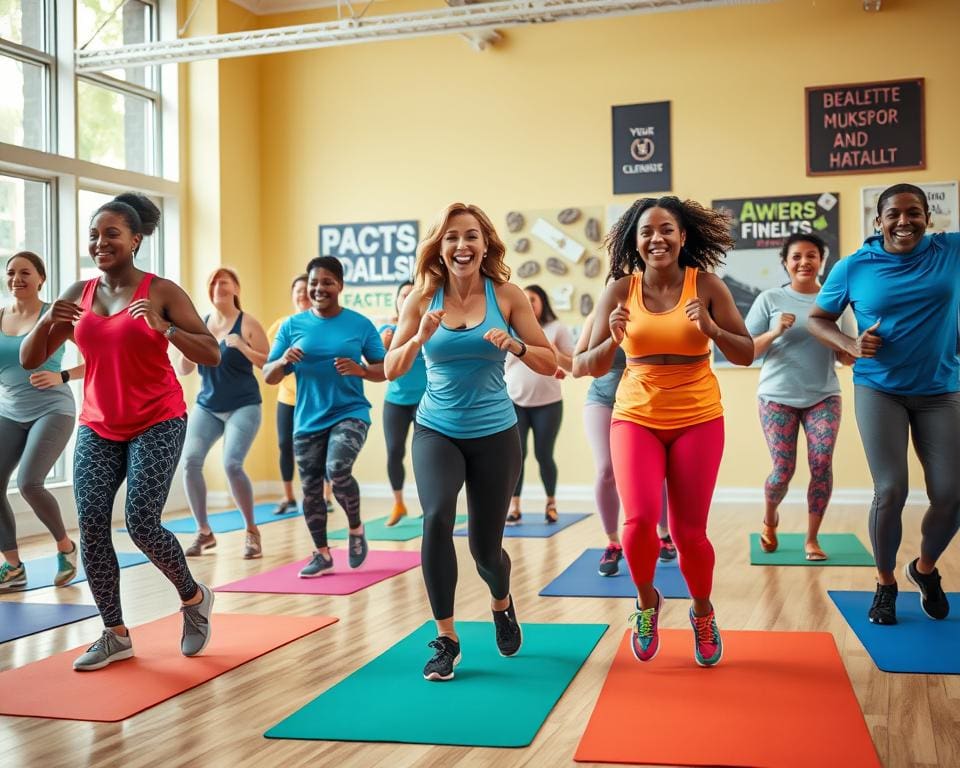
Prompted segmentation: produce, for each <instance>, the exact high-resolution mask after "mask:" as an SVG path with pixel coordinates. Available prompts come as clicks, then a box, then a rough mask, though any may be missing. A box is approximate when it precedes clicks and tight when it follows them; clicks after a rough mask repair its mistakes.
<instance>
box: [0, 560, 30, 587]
mask: <svg viewBox="0 0 960 768" xmlns="http://www.w3.org/2000/svg"><path fill="white" fill-rule="evenodd" d="M25 586H27V566H25V565H24V564H23V563H20V565H18V566H17V567H16V568H14V567H13V566H12V565H10V563H3V565H0V590H4V589H20V588H21V587H25Z"/></svg>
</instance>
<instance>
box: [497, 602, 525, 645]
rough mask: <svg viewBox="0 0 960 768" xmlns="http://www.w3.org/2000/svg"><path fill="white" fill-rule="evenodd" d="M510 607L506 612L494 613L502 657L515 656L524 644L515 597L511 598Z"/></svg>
mask: <svg viewBox="0 0 960 768" xmlns="http://www.w3.org/2000/svg"><path fill="white" fill-rule="evenodd" d="M509 599H510V605H508V606H507V610H505V611H494V612H493V625H494V628H495V629H496V631H497V649H498V650H499V651H500V655H501V656H513V655H514V654H516V652H517V651H519V650H520V646H521V645H522V644H523V632H522V631H521V629H520V624H519V623H518V622H517V610H516V608H515V607H514V605H513V597H512V596H509Z"/></svg>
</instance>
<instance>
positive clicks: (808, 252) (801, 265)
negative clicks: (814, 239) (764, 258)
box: [783, 240, 823, 291]
mask: <svg viewBox="0 0 960 768" xmlns="http://www.w3.org/2000/svg"><path fill="white" fill-rule="evenodd" d="M783 266H784V268H785V269H786V270H787V274H788V275H789V276H790V285H791V287H793V288H794V289H796V290H799V291H804V289H808V288H810V287H811V286H814V285H816V284H817V277H818V276H819V274H820V268H821V267H822V266H823V256H822V255H821V253H820V249H819V248H817V246H816V245H815V244H814V243H811V242H809V241H807V240H798V241H797V242H795V243H793V244H792V245H791V246H790V249H789V250H788V251H787V258H786V259H785V260H784V263H783Z"/></svg>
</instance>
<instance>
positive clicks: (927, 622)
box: [827, 590, 960, 675]
mask: <svg viewBox="0 0 960 768" xmlns="http://www.w3.org/2000/svg"><path fill="white" fill-rule="evenodd" d="M827 594H828V595H830V599H831V600H833V602H834V604H835V605H836V606H837V609H838V610H839V611H840V613H841V614H842V615H843V618H844V619H845V620H846V622H847V624H849V625H850V629H852V630H853V631H854V633H855V634H856V635H857V638H859V640H860V642H861V643H863V647H864V648H866V649H867V653H869V654H870V658H871V659H873V663H874V664H876V665H877V668H878V669H882V670H883V671H884V672H901V673H905V674H914V675H960V654H958V649H960V592H948V593H947V599H948V600H949V601H950V615H949V616H947V618H946V619H941V620H934V619H931V618H928V617H927V616H926V614H924V612H923V609H922V608H921V607H920V593H919V592H901V593H900V594H899V595H897V623H896V624H893V625H885V626H881V625H878V624H871V623H870V620H869V619H868V618H867V613H868V612H869V611H870V606H871V604H872V603H873V594H874V593H873V592H849V591H844V590H836V591H834V590H830V591H829V592H827Z"/></svg>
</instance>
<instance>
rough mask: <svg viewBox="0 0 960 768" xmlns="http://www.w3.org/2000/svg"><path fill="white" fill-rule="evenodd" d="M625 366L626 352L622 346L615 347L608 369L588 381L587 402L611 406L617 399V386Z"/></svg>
mask: <svg viewBox="0 0 960 768" xmlns="http://www.w3.org/2000/svg"><path fill="white" fill-rule="evenodd" d="M626 368H627V353H626V352H624V351H623V347H617V351H616V352H615V353H614V355H613V364H612V365H611V366H610V370H609V371H607V372H606V373H605V374H603V376H598V377H597V378H595V379H594V380H593V381H591V382H590V387H589V388H588V389H587V402H588V403H599V404H600V405H605V406H607V407H608V408H613V404H614V403H615V402H616V400H617V387H619V386H620V379H622V378H623V372H624V371H625V370H626Z"/></svg>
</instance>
